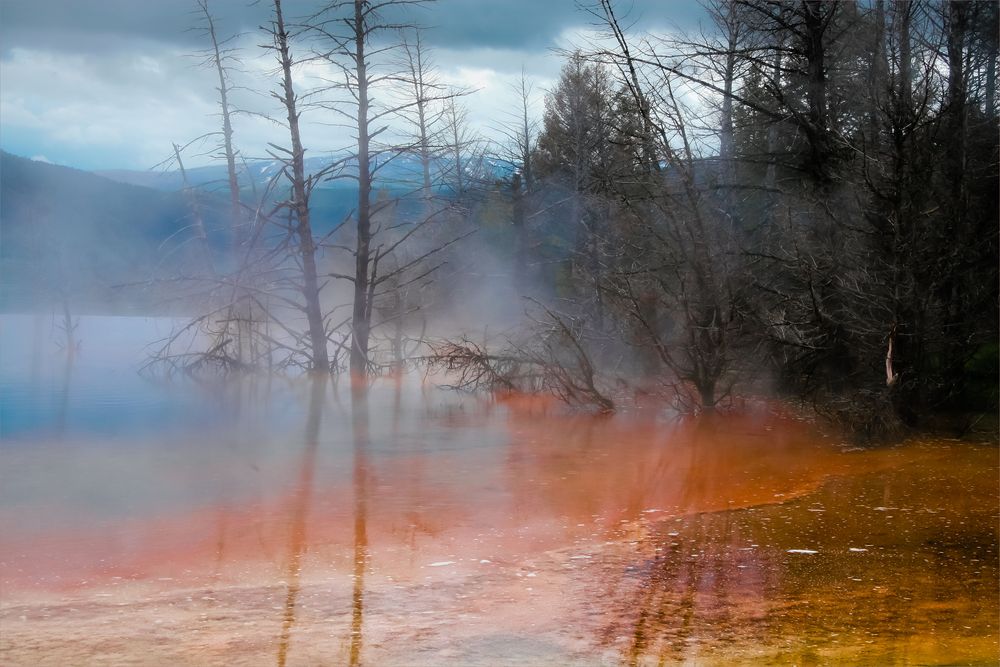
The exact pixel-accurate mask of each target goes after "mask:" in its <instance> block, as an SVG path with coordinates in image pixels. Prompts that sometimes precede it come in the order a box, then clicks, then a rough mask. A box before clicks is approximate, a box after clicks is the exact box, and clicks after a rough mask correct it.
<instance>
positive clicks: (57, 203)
mask: <svg viewBox="0 0 1000 667" xmlns="http://www.w3.org/2000/svg"><path fill="white" fill-rule="evenodd" d="M201 208H202V211H203V215H204V218H205V223H206V227H207V228H208V229H209V230H210V238H211V241H212V243H213V245H223V244H224V243H225V235H224V234H222V233H221V232H219V231H218V230H221V229H223V228H224V224H225V223H224V220H225V217H224V213H223V211H224V209H223V205H222V203H221V201H216V199H215V198H214V197H203V198H202V201H201ZM190 225H191V217H190V211H189V207H188V206H187V204H186V202H185V198H184V196H183V195H182V194H181V193H177V192H161V191H157V190H154V189H151V188H147V187H141V186H136V185H129V184H124V183H119V182H116V181H113V180H110V179H108V178H105V177H102V176H98V175H96V174H92V173H89V172H85V171H80V170H77V169H71V168H68V167H61V166H57V165H52V164H47V163H42V162H34V161H32V160H27V159H25V158H21V157H17V156H15V155H11V154H9V153H2V154H0V307H3V308H5V309H10V308H18V307H21V306H23V305H24V304H25V303H27V302H45V301H49V300H53V299H55V298H59V297H60V296H61V295H62V294H67V295H69V296H70V297H72V298H74V299H76V300H84V301H90V300H100V301H102V302H104V301H108V300H111V301H119V300H122V299H124V300H126V301H128V300H134V299H135V298H136V292H135V289H132V290H131V291H129V290H126V289H124V288H122V287H119V286H120V285H123V284H128V283H136V282H140V281H146V280H149V279H150V278H154V277H158V276H164V275H167V272H166V271H165V269H164V268H163V267H164V266H165V264H166V263H167V262H169V264H170V270H171V271H172V272H173V271H177V270H183V269H184V268H185V267H186V266H190V265H191V264H192V263H193V262H194V261H196V260H195V257H196V254H195V252H194V249H193V244H192V243H191V242H190V241H191V239H192V237H193V232H192V230H191V229H190Z"/></svg>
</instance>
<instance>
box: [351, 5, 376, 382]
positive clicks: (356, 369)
mask: <svg viewBox="0 0 1000 667" xmlns="http://www.w3.org/2000/svg"><path fill="white" fill-rule="evenodd" d="M352 29H353V31H354V66H355V73H356V75H357V86H358V89H357V97H358V228H357V233H358V239H357V247H356V250H355V259H356V263H355V269H354V310H353V313H352V316H351V331H352V340H351V376H352V377H355V378H362V377H365V376H366V375H367V374H368V338H369V334H370V333H371V307H370V304H369V303H368V297H369V290H368V287H369V285H368V280H369V278H368V264H369V259H370V249H371V192H372V181H371V154H370V150H371V133H370V131H369V127H368V125H369V119H368V83H369V81H368V63H367V62H366V60H365V59H366V57H367V54H366V52H365V38H366V32H365V2H364V0H354V19H353V25H352Z"/></svg>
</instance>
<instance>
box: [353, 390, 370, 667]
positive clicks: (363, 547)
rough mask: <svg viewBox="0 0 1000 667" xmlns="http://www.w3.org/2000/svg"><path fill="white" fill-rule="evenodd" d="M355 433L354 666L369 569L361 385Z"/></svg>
mask: <svg viewBox="0 0 1000 667" xmlns="http://www.w3.org/2000/svg"><path fill="white" fill-rule="evenodd" d="M351 430H352V435H353V438H354V471H353V480H352V481H353V487H354V577H353V578H354V588H353V590H352V592H351V654H350V664H351V665H352V666H353V665H359V664H361V638H362V621H363V618H364V595H365V587H364V581H365V569H366V568H367V567H368V524H367V521H368V438H369V436H368V395H367V388H366V387H364V386H362V385H361V384H360V383H358V384H355V385H354V386H353V387H352V393H351Z"/></svg>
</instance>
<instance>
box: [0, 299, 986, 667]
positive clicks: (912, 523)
mask: <svg viewBox="0 0 1000 667" xmlns="http://www.w3.org/2000/svg"><path fill="white" fill-rule="evenodd" d="M171 326H172V323H170V322H168V321H163V320H142V319H138V318H83V320H82V321H81V324H80V327H79V328H78V330H77V338H78V342H79V350H78V352H76V354H75V355H73V358H72V359H68V355H66V354H65V352H64V351H63V350H60V349H59V348H58V346H57V345H56V344H55V343H56V341H57V340H58V338H59V332H58V331H56V330H54V329H53V328H52V323H51V320H48V319H45V318H34V317H25V316H4V317H3V318H0V336H2V339H0V342H2V347H0V406H2V407H0V419H2V421H0V429H2V430H0V435H2V449H0V473H2V485H0V536H2V537H0V584H2V596H0V650H2V658H3V662H4V664H9V665H65V664H93V665H107V664H137V665H138V664H141V665H147V664H164V665H167V664H169V665H215V664H218V665H259V664H268V663H273V664H277V665H315V664H366V665H445V664H452V665H505V664H509V665H546V664H569V665H613V664H631V665H659V664H720V665H721V664H747V663H759V664H880V665H894V664H900V665H903V664H995V663H996V662H997V659H998V657H1000V656H998V648H997V625H998V624H997V615H998V606H1000V600H998V593H997V591H998V577H997V570H998V567H997V558H998V551H997V523H998V494H997V475H998V455H997V447H996V443H980V444H974V443H965V442H954V441H947V440H932V439H915V440H913V441H911V442H908V443H905V444H903V445H901V446H898V447H892V448H883V449H877V450H868V451H864V450H858V449H856V448H852V447H849V446H848V445H846V444H845V443H843V442H842V441H841V440H840V439H838V438H836V437H832V436H830V435H828V434H824V433H822V432H821V431H820V430H819V429H818V428H817V427H816V425H814V424H812V423H810V422H809V421H807V420H804V419H801V418H796V417H795V416H794V414H792V413H790V412H788V411H785V410H783V409H781V408H779V407H778V406H773V405H770V406H768V405H755V406H748V407H747V408H746V409H744V410H742V411H740V412H739V413H735V414H726V415H716V416H714V417H712V418H701V419H692V418H687V419H681V418H677V417H670V416H667V415H663V414H661V413H660V412H658V411H656V410H653V409H651V408H645V409H638V410H635V411H633V412H632V413H631V414H627V415H619V416H616V417H612V418H607V417H603V418H597V417H589V416H580V415H575V416H574V415H569V414H565V413H564V412H562V411H561V410H560V409H559V408H558V406H557V405H555V404H553V403H552V402H550V401H546V400H542V399H531V398H525V397H507V398H506V399H503V400H493V401H483V400H478V399H474V398H471V397H465V396H460V395H457V394H454V393H451V392H446V391H442V390H439V389H435V388H434V387H433V386H432V384H430V383H426V382H421V381H420V380H419V379H417V378H414V379H409V380H407V381H405V382H394V381H389V380H387V381H380V382H379V383H377V384H376V385H375V386H374V387H373V388H372V391H371V392H370V394H369V396H368V397H367V398H366V399H364V400H361V399H360V398H358V397H356V396H355V397H352V396H351V392H350V391H348V390H347V389H346V388H344V387H338V386H337V385H336V384H333V383H309V382H304V381H296V382H291V381H281V380H273V379H272V380H264V379H259V378H258V379H244V380H242V381H240V382H236V381H232V382H226V383H221V382H202V383H195V382H181V381H177V382H174V383H171V384H164V383H161V382H155V381H151V380H148V379H144V378H143V377H141V376H140V375H138V374H137V373H136V372H135V371H136V370H137V368H138V366H139V365H141V363H142V361H143V359H144V354H145V345H146V343H148V342H149V341H150V340H152V339H154V338H155V337H157V336H162V335H165V334H166V333H167V332H169V330H170V327H171Z"/></svg>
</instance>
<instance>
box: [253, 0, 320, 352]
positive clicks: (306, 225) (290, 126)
mask: <svg viewBox="0 0 1000 667" xmlns="http://www.w3.org/2000/svg"><path fill="white" fill-rule="evenodd" d="M268 32H269V33H270V35H271V37H272V44H271V45H269V46H266V47H265V48H267V49H270V50H273V51H274V52H275V54H276V57H277V59H278V64H279V66H280V68H281V87H280V88H279V89H278V91H276V92H273V93H272V95H273V97H274V98H275V99H277V100H278V101H279V102H280V103H281V104H282V106H283V107H284V108H285V112H286V117H287V125H286V128H287V130H288V134H289V140H290V142H291V148H280V147H275V149H276V150H278V151H280V153H281V157H280V158H279V159H281V161H282V162H283V163H284V169H283V173H284V175H285V177H286V178H287V179H288V181H289V185H290V186H291V198H290V199H289V200H288V201H286V202H285V203H284V206H285V207H286V208H287V209H288V210H290V211H291V213H292V217H293V218H294V221H293V222H292V223H291V224H292V227H293V229H294V233H295V236H296V240H297V242H298V255H299V260H300V262H301V267H300V268H301V283H300V284H299V289H300V291H301V294H302V297H303V299H304V301H305V303H304V310H305V314H306V319H307V320H308V323H309V332H308V339H309V349H310V352H311V368H312V369H313V370H314V371H329V369H330V358H329V354H328V352H327V333H326V323H325V321H324V317H323V311H322V309H321V304H320V290H321V288H322V287H321V285H320V284H319V279H318V274H317V271H316V240H315V239H314V238H313V231H312V224H311V221H310V210H309V195H310V193H311V191H312V188H313V186H314V185H315V184H316V181H317V176H316V175H313V176H307V175H306V173H305V148H303V146H302V138H301V134H300V132H299V117H300V114H301V111H300V110H299V100H298V95H297V94H296V92H295V86H294V83H293V79H292V69H293V67H294V65H295V62H296V61H295V60H294V58H293V57H292V52H291V46H290V36H289V31H288V28H287V26H286V24H285V19H284V16H283V15H282V12H281V0H274V16H273V19H272V22H271V26H270V28H269V29H268ZM274 157H276V158H278V157H279V156H278V155H277V154H275V155H274Z"/></svg>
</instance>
